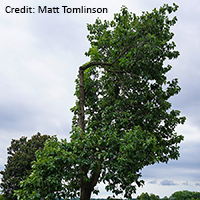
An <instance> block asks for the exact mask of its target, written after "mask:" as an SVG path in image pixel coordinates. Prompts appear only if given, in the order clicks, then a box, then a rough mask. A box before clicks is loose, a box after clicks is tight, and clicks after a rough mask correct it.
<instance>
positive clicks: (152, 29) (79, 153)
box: [16, 4, 185, 200]
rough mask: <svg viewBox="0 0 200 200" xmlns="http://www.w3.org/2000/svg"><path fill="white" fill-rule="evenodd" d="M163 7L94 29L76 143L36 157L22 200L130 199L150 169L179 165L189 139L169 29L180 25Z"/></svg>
mask: <svg viewBox="0 0 200 200" xmlns="http://www.w3.org/2000/svg"><path fill="white" fill-rule="evenodd" d="M177 8H178V6H177V5H176V4H173V6H168V5H167V4H165V5H164V6H163V7H160V9H159V10H157V9H154V10H153V11H152V12H151V13H149V12H143V14H142V15H141V16H136V15H135V14H133V13H129V12H128V9H127V8H126V7H124V6H123V7H122V9H121V13H119V14H115V15H114V20H112V21H110V22H109V21H104V22H102V21H101V20H100V19H97V20H96V22H95V23H94V24H88V26H87V28H88V31H89V35H88V40H89V42H90V44H91V48H90V49H89V51H88V52H86V56H89V57H90V61H89V62H88V63H86V64H84V65H83V66H81V67H80V68H79V75H78V78H77V79H76V84H77V85H76V92H75V95H76V96H77V102H76V105H75V106H74V107H73V108H72V112H73V113H74V117H73V121H72V135H71V141H70V142H67V141H66V140H62V141H61V142H58V140H57V138H56V137H52V138H51V139H50V140H48V141H47V142H46V143H45V147H44V149H43V151H38V152H37V161H36V162H35V164H34V165H33V172H32V173H31V175H30V176H29V177H28V178H27V180H25V181H23V182H22V183H21V186H22V189H21V190H19V191H17V192H16V194H17V195H18V197H20V199H40V198H44V199H55V197H58V198H59V199H61V198H64V199H65V198H74V197H76V196H80V199H81V200H89V199H90V197H91V193H92V192H93V193H95V194H98V192H99V191H98V189H97V188H96V185H97V184H98V183H100V182H103V183H105V184H106V187H105V189H106V190H107V191H111V192H112V193H113V194H114V195H118V194H123V195H124V197H125V198H129V199H130V198H131V197H132V194H133V193H135V192H136V186H141V185H143V184H144V181H143V180H141V179H140V177H141V170H142V168H143V167H144V166H147V165H152V164H154V163H156V162H166V163H167V162H168V161H169V159H178V157H179V143H180V142H181V141H182V140H183V136H181V135H178V134H177V133H176V132H175V127H176V126H177V125H178V124H183V123H184V121H185V117H180V116H179V115H180V111H177V110H173V109H172V108H171V103H170V102H169V98H170V97H171V96H174V95H175V94H178V93H179V91H180V87H179V86H178V80H177V79H173V80H167V76H166V73H167V72H168V71H170V69H171V68H172V67H171V66H170V65H167V66H164V61H165V60H166V59H173V58H177V57H178V55H179V52H178V51H175V50H174V49H175V46H176V45H175V43H174V42H173V41H172V38H173V35H174V34H173V33H172V32H170V27H171V26H173V25H174V24H175V23H176V21H177V18H176V17H174V18H172V19H169V17H168V13H169V14H170V13H172V12H175V11H176V10H177Z"/></svg>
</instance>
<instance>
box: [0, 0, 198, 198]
mask: <svg viewBox="0 0 200 200" xmlns="http://www.w3.org/2000/svg"><path fill="white" fill-rule="evenodd" d="M173 2H175V3H176V4H178V5H179V6H180V7H179V10H178V11H177V12H176V15H177V17H178V22H177V24H176V25H175V27H173V28H172V31H173V32H174V33H175V37H174V40H175V42H176V44H177V50H179V51H180V54H181V56H180V57H179V58H178V59H177V60H173V61H172V62H170V64H171V65H172V66H173V69H172V70H171V72H170V73H169V74H168V77H169V79H172V78H176V77H178V79H179V85H180V86H181V88H182V91H181V93H180V94H179V95H177V96H175V97H173V98H172V99H171V102H172V105H173V108H174V109H178V110H181V113H182V115H184V116H186V118H187V121H186V123H185V125H183V126H179V127H177V132H178V133H179V134H183V135H184V136H185V140H184V142H182V143H181V149H180V153H181V157H180V158H179V160H178V161H170V162H169V163H168V164H156V165H152V166H149V167H146V168H144V170H143V171H142V174H143V178H144V180H145V182H146V184H145V186H144V187H143V188H139V189H138V191H137V194H136V195H135V196H137V195H139V194H141V193H142V192H148V193H154V194H157V195H159V196H160V197H164V196H170V195H171V194H172V193H173V192H175V191H179V190H190V191H199V190H200V156H199V155H200V145H199V144H200V92H199V85H200V78H199V77H200V70H199V65H200V55H199V54H200V39H199V36H200V1H199V0H190V1H183V0H176V1H175V0H174V1H171V0H165V1H163V0H151V1H150V0H123V1H120V0H110V1H108V0H101V1H95V0H93V1H92V0H79V1H78V0H73V1H72V0H71V1H69V0H68V1H66V0H42V1H41V0H40V1H39V0H29V1H27V0H1V1H0V91H1V93H0V170H2V169H4V164H6V162H7V160H6V159H7V150H6V149H7V147H8V146H10V142H11V139H12V138H14V139H19V138H20V137H21V136H27V137H28V138H30V137H31V136H32V135H34V134H36V133H37V132H41V133H42V134H49V135H57V136H58V137H59V138H69V131H70V130H71V118H72V114H71V112H70V110H69V109H70V108H71V107H73V105H74V102H75V97H74V96H73V94H74V88H75V84H74V79H75V78H76V76H77V72H78V68H79V66H80V65H82V64H84V63H85V62H87V61H88V58H86V57H85V56H84V53H85V52H86V51H87V50H88V48H89V43H88V41H87V38H86V36H87V29H86V24H87V23H94V21H95V19H96V18H97V17H100V18H101V19H102V20H104V19H109V20H111V19H112V18H113V14H114V13H117V12H119V11H120V8H121V6H122V5H126V6H127V7H128V9H129V11H131V12H134V13H136V14H137V15H140V14H141V12H142V11H151V10H152V9H153V8H155V7H156V8H159V7H160V6H162V5H163V4H164V3H168V4H171V5H172V3H173ZM6 6H10V7H12V8H22V7H24V6H28V7H34V8H35V13H32V14H31V13H24V14H23V13H6V12H5V8H6ZM38 6H42V7H43V6H47V7H59V8H62V6H69V7H81V6H86V7H96V8H97V7H105V8H107V9H108V13H107V14H69V13H63V10H61V9H60V13H52V14H50V13H46V14H45V13H37V8H38ZM26 8H27V7H26ZM99 188H100V190H101V193H100V195H99V196H98V198H101V197H104V198H105V197H106V196H107V193H106V192H105V191H104V190H103V185H100V186H99ZM94 197H96V198H97V196H94Z"/></svg>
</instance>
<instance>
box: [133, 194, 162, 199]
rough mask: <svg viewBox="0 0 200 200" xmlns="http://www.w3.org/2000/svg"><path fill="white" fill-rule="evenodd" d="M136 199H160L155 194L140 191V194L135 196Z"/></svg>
mask: <svg viewBox="0 0 200 200" xmlns="http://www.w3.org/2000/svg"><path fill="white" fill-rule="evenodd" d="M137 200H160V197H159V196H158V195H155V194H150V195H149V194H148V193H147V192H146V193H142V194H141V195H140V196H138V197H137Z"/></svg>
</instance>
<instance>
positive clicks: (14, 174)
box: [0, 133, 49, 199]
mask: <svg viewBox="0 0 200 200" xmlns="http://www.w3.org/2000/svg"><path fill="white" fill-rule="evenodd" d="M47 138H49V136H47V135H43V136H42V135H41V134H40V133H37V134H36V135H33V136H32V137H31V139H30V140H28V141H27V137H21V138H20V139H19V140H15V139H12V141H11V146H10V147H9V148H8V149H7V151H8V154H9V156H8V159H7V164H6V165H5V169H4V171H1V172H0V173H1V174H2V175H3V177H2V183H1V184H0V187H1V188H2V192H3V194H4V196H5V197H8V198H9V199H16V197H13V194H14V190H17V189H20V186H19V182H20V181H23V180H25V179H26V178H27V177H28V175H29V174H30V172H31V162H32V161H34V160H35V159H36V157H35V152H36V150H38V149H42V148H43V145H44V142H45V141H46V140H47Z"/></svg>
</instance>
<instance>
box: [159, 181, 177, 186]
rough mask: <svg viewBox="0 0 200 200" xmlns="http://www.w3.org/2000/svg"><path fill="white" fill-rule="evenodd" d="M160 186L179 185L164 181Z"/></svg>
mask: <svg viewBox="0 0 200 200" xmlns="http://www.w3.org/2000/svg"><path fill="white" fill-rule="evenodd" d="M160 185H163V186H172V185H177V184H176V183H174V181H170V180H164V181H161V182H160Z"/></svg>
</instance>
